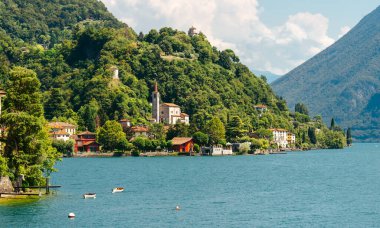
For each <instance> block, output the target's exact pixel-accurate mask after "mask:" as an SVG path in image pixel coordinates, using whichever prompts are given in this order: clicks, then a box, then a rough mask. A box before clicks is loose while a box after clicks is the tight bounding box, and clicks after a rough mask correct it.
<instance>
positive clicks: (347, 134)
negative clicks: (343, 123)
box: [346, 128, 352, 145]
mask: <svg viewBox="0 0 380 228" xmlns="http://www.w3.org/2000/svg"><path fill="white" fill-rule="evenodd" d="M346 141H347V145H351V144H352V134H351V128H348V129H347V133H346Z"/></svg>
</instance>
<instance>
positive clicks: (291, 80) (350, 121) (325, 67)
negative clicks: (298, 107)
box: [272, 7, 380, 142]
mask: <svg viewBox="0 0 380 228" xmlns="http://www.w3.org/2000/svg"><path fill="white" fill-rule="evenodd" d="M379 21H380V7H379V8H377V9H376V10H374V11H373V12H372V13H370V14H369V15H367V16H366V17H365V18H363V19H362V20H361V21H360V22H359V24H358V25H357V26H355V27H354V28H353V29H352V30H351V31H350V32H349V33H347V34H346V35H345V36H344V37H342V38H341V39H340V40H338V41H337V42H336V43H335V44H333V45H332V46H330V47H329V48H327V49H326V50H324V51H323V52H321V53H320V54H318V55H316V56H315V57H313V58H312V59H310V60H308V61H307V62H305V63H304V64H302V65H301V66H299V67H297V68H296V69H294V70H292V71H291V72H289V73H288V74H287V75H285V76H283V77H281V78H280V79H278V80H276V81H275V82H274V83H273V84H272V88H273V89H274V90H275V92H276V93H277V94H278V95H279V96H282V97H284V98H285V99H286V100H287V101H288V105H289V107H291V108H293V107H294V105H295V104H296V103H298V102H302V103H304V104H306V105H307V106H308V107H309V109H310V111H311V113H312V114H314V115H318V114H321V115H322V117H323V118H324V120H325V121H328V120H329V119H331V118H332V117H334V118H335V120H336V121H337V122H338V124H340V125H341V126H342V127H344V128H347V127H353V130H354V131H353V135H354V137H355V138H356V139H357V140H359V141H367V142H369V141H378V140H379V137H380V129H379V128H380V23H379Z"/></svg>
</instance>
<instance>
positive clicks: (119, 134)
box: [96, 120, 129, 151]
mask: <svg viewBox="0 0 380 228" xmlns="http://www.w3.org/2000/svg"><path fill="white" fill-rule="evenodd" d="M96 141H97V142H98V143H99V144H101V145H102V146H103V149H104V150H106V151H114V150H116V149H117V150H125V149H127V148H129V146H128V141H127V136H126V135H125V133H124V132H123V128H122V127H121V125H120V124H119V123H118V122H117V121H114V120H108V121H107V122H106V123H105V124H104V126H103V127H101V128H99V130H98V132H97V137H96Z"/></svg>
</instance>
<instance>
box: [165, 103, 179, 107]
mask: <svg viewBox="0 0 380 228" xmlns="http://www.w3.org/2000/svg"><path fill="white" fill-rule="evenodd" d="M163 105H165V106H169V107H179V106H178V105H176V104H173V103H163Z"/></svg>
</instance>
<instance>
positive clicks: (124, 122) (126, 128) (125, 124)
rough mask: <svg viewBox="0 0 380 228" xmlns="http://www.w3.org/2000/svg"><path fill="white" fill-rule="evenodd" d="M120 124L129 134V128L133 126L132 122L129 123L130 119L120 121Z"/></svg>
mask: <svg viewBox="0 0 380 228" xmlns="http://www.w3.org/2000/svg"><path fill="white" fill-rule="evenodd" d="M119 124H120V125H121V127H122V128H123V131H124V132H127V130H128V128H130V127H131V126H132V125H131V121H129V120H128V119H121V120H119Z"/></svg>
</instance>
